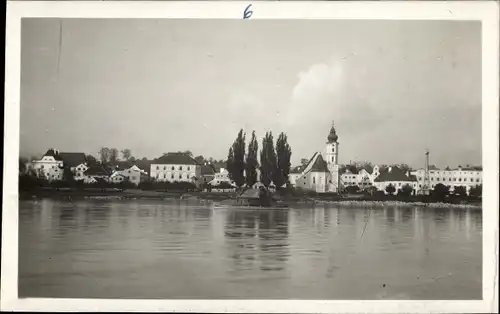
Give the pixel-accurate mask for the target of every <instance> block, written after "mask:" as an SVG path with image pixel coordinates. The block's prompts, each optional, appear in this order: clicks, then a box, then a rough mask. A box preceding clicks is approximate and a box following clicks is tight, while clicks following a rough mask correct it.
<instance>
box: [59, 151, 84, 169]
mask: <svg viewBox="0 0 500 314" xmlns="http://www.w3.org/2000/svg"><path fill="white" fill-rule="evenodd" d="M59 156H61V158H62V161H63V162H64V163H65V164H66V165H68V166H70V167H76V166H78V165H81V164H84V163H86V162H87V158H86V157H85V154H84V153H59Z"/></svg>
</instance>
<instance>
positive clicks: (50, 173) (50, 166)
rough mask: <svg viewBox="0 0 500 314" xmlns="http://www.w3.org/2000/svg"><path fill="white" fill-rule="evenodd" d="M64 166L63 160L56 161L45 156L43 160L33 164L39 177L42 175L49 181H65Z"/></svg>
mask: <svg viewBox="0 0 500 314" xmlns="http://www.w3.org/2000/svg"><path fill="white" fill-rule="evenodd" d="M62 166H63V162H62V160H56V159H55V158H54V157H52V156H43V157H42V159H40V160H35V161H33V162H32V167H33V169H34V170H35V172H36V173H37V175H41V176H43V177H45V178H46V179H47V180H49V181H53V180H62V179H63V173H64V171H63V169H62Z"/></svg>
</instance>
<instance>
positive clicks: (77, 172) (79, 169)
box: [71, 164, 89, 180]
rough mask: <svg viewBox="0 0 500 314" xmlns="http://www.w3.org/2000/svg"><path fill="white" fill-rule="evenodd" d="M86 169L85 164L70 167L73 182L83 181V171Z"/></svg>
mask: <svg viewBox="0 0 500 314" xmlns="http://www.w3.org/2000/svg"><path fill="white" fill-rule="evenodd" d="M88 168H89V167H87V165H86V164H79V165H78V166H76V167H71V172H73V174H74V176H75V180H83V179H84V178H85V171H87V169H88Z"/></svg>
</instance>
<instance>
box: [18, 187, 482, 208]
mask: <svg viewBox="0 0 500 314" xmlns="http://www.w3.org/2000/svg"><path fill="white" fill-rule="evenodd" d="M40 198H42V199H43V198H49V199H62V200H88V199H96V200H98V199H100V200H158V201H162V200H165V201H167V200H186V201H209V202H221V201H224V200H230V199H235V198H236V193H235V192H165V191H151V190H149V191H148V190H138V189H128V190H119V189H89V190H62V189H59V190H38V191H29V192H28V191H25V192H22V191H21V192H20V194H19V199H21V200H29V199H40ZM280 199H281V201H282V203H284V204H286V205H288V206H290V207H292V206H294V205H298V206H301V205H302V206H303V205H313V206H314V205H334V206H342V207H358V208H359V207H361V208H366V207H371V208H381V207H382V208H383V207H427V208H464V209H481V208H482V203H481V202H477V201H474V202H470V201H467V200H465V201H461V202H459V203H447V202H439V201H429V202H422V201H412V200H405V201H403V200H394V199H390V200H370V199H363V198H359V197H356V198H343V199H338V198H337V199H325V198H324V197H280Z"/></svg>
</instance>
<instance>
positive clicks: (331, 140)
mask: <svg viewBox="0 0 500 314" xmlns="http://www.w3.org/2000/svg"><path fill="white" fill-rule="evenodd" d="M338 138H339V137H338V136H337V132H336V131H335V125H334V123H333V122H332V128H331V129H330V133H329V134H328V137H327V142H326V151H325V159H326V164H327V167H328V170H329V171H330V179H329V184H328V186H329V188H328V190H329V192H335V193H338V191H339V188H340V187H339V182H340V180H339V164H338V163H339V161H338V160H339V159H338V157H339V142H338Z"/></svg>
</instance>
